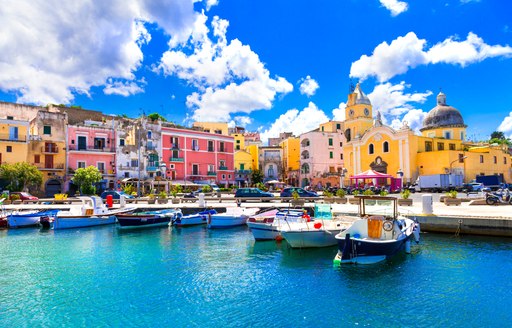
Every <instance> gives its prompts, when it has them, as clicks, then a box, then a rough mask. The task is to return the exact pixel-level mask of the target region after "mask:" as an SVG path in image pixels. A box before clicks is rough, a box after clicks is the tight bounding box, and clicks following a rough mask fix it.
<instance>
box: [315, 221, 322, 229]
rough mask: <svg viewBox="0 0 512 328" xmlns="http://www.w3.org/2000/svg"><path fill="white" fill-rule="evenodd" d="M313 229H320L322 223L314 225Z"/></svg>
mask: <svg viewBox="0 0 512 328" xmlns="http://www.w3.org/2000/svg"><path fill="white" fill-rule="evenodd" d="M313 227H315V229H320V228H321V227H322V223H320V222H317V223H315V224H314V225H313Z"/></svg>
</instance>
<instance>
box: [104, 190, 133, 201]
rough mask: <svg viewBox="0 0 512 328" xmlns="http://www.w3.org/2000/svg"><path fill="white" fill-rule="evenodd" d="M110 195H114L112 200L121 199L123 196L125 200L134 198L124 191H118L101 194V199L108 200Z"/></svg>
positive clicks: (106, 191)
mask: <svg viewBox="0 0 512 328" xmlns="http://www.w3.org/2000/svg"><path fill="white" fill-rule="evenodd" d="M108 195H112V199H119V198H121V195H123V196H124V197H125V198H133V196H132V195H128V194H127V193H125V192H124V191H117V190H105V191H104V192H102V193H101V195H100V197H101V198H103V199H107V196H108Z"/></svg>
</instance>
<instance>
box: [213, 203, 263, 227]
mask: <svg viewBox="0 0 512 328" xmlns="http://www.w3.org/2000/svg"><path fill="white" fill-rule="evenodd" d="M258 210H259V208H246V207H227V208H226V212H225V213H217V214H213V215H211V216H209V217H208V228H209V229H222V228H231V227H236V226H241V225H244V224H245V223H246V222H247V218H249V216H251V215H254V214H256V212H258Z"/></svg>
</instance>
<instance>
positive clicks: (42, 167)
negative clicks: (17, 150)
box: [32, 163, 64, 171]
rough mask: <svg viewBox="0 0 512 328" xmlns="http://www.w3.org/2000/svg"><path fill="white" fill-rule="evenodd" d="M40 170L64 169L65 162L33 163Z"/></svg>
mask: <svg viewBox="0 0 512 328" xmlns="http://www.w3.org/2000/svg"><path fill="white" fill-rule="evenodd" d="M32 165H34V166H35V167H37V169H38V170H42V171H44V170H64V164H54V163H32Z"/></svg>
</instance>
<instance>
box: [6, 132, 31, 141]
mask: <svg viewBox="0 0 512 328" xmlns="http://www.w3.org/2000/svg"><path fill="white" fill-rule="evenodd" d="M0 140H2V141H15V142H25V141H27V136H20V135H18V136H12V135H10V134H8V133H0Z"/></svg>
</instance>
